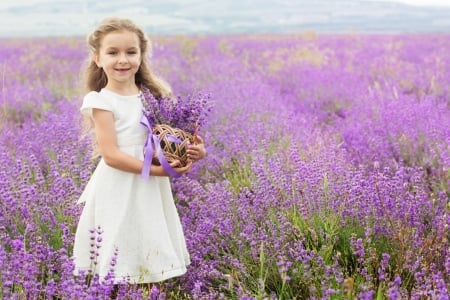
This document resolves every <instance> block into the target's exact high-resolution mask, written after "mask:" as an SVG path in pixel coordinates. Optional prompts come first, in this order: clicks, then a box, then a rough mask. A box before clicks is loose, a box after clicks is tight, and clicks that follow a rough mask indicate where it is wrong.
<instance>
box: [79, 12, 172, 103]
mask: <svg viewBox="0 0 450 300" xmlns="http://www.w3.org/2000/svg"><path fill="white" fill-rule="evenodd" d="M117 31H129V32H133V33H135V34H136V35H137V37H138V39H139V47H140V50H141V64H140V67H139V69H138V71H137V73H136V75H135V82H136V85H137V86H138V87H141V86H145V87H147V88H148V89H149V90H150V92H151V93H152V94H153V95H154V96H155V97H157V98H159V97H163V96H169V95H171V93H172V92H171V89H170V86H169V85H168V84H167V82H165V81H164V80H162V79H161V78H159V77H158V76H156V75H155V74H153V73H152V71H151V68H150V62H149V57H150V54H151V42H150V40H149V39H148V38H147V36H146V34H145V33H144V31H143V30H142V29H141V28H140V27H139V26H137V25H136V24H135V23H134V22H133V21H131V20H129V19H123V18H117V17H110V18H106V19H104V20H103V21H102V22H101V23H100V25H99V26H98V27H97V29H96V30H95V31H94V32H92V33H91V34H90V35H88V38H87V43H88V45H89V48H90V51H91V57H90V58H89V61H88V66H87V68H86V74H85V82H86V89H87V91H97V92H99V91H100V90H101V89H102V88H104V87H105V86H106V84H107V83H108V79H107V77H106V74H105V72H104V70H103V68H99V67H98V66H97V64H96V63H95V61H94V56H95V55H98V54H99V51H100V47H101V43H102V41H103V38H104V37H105V36H106V35H107V34H108V33H111V32H117Z"/></svg>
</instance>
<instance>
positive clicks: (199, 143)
mask: <svg viewBox="0 0 450 300" xmlns="http://www.w3.org/2000/svg"><path fill="white" fill-rule="evenodd" d="M205 156H206V149H205V145H204V144H203V139H202V138H201V137H200V136H199V135H197V136H196V144H194V145H189V147H188V150H187V157H188V161H192V162H196V161H198V160H200V159H202V158H204V157H205Z"/></svg>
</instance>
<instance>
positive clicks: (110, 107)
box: [73, 18, 205, 283]
mask: <svg viewBox="0 0 450 300" xmlns="http://www.w3.org/2000/svg"><path fill="white" fill-rule="evenodd" d="M88 43H89V46H90V49H91V56H90V58H89V65H88V68H87V73H86V75H87V80H86V81H87V82H86V83H87V87H88V89H89V92H88V93H87V94H86V96H85V97H84V99H83V104H82V106H81V109H80V110H81V112H82V113H83V115H84V116H86V117H87V118H89V119H90V120H91V123H92V124H93V129H94V132H95V142H96V145H97V147H98V150H99V152H100V155H101V159H100V161H99V163H98V165H97V168H96V169H95V171H94V173H93V174H92V177H91V178H90V180H89V182H88V183H87V185H86V187H85V190H84V191H83V193H82V195H81V197H80V199H79V203H84V208H83V212H82V214H81V217H80V220H79V224H78V228H77V231H76V236H75V245H74V252H73V254H74V260H75V266H76V270H75V274H80V273H85V274H98V275H99V276H100V279H101V280H102V279H104V278H105V277H106V276H107V275H108V272H110V270H111V269H113V270H114V273H113V274H112V276H113V280H114V282H115V283H117V282H122V281H127V282H130V283H149V282H159V281H162V280H165V279H167V278H170V277H174V276H179V275H182V274H184V273H185V272H186V267H187V266H188V265H189V263H190V258H189V254H188V252H187V249H186V243H185V239H184V235H183V231H182V227H181V223H180V219H179V216H178V212H177V210H176V207H175V204H174V200H173V197H172V191H171V187H170V181H169V178H168V174H167V173H166V171H165V170H164V169H163V168H162V167H161V166H156V165H152V166H151V168H150V175H151V176H150V178H149V179H143V178H141V176H140V174H141V172H142V166H143V146H144V143H145V141H146V137H147V134H148V133H147V131H146V128H145V127H144V126H142V125H141V124H140V119H141V117H142V103H141V97H140V94H141V87H144V86H145V87H147V88H148V89H149V90H150V91H151V93H152V94H153V95H154V96H155V97H162V96H167V95H170V93H171V91H170V89H169V88H168V86H167V84H165V83H163V82H162V81H161V80H160V79H158V78H157V77H156V76H154V75H153V74H152V72H151V70H150V68H149V64H148V62H147V60H146V55H147V49H148V46H149V45H148V43H149V42H148V40H147V38H146V36H145V34H144V32H143V31H142V30H141V29H140V28H139V27H137V26H136V25H135V24H134V23H133V22H132V21H130V20H127V19H119V18H108V19H106V20H104V21H103V22H102V23H101V24H100V26H99V27H98V28H97V29H96V30H95V31H94V32H93V33H92V34H91V35H90V36H89V37H88ZM188 155H189V157H190V160H191V163H192V162H195V161H197V160H198V159H201V158H203V157H204V156H205V148H204V146H203V143H202V141H200V144H198V145H192V147H191V148H190V149H189V150H188ZM191 163H189V164H188V165H187V166H185V167H178V164H179V162H178V161H175V162H172V163H171V166H172V168H174V170H176V172H177V173H179V174H185V173H187V172H188V171H189V170H190V168H191ZM112 267H113V268H112ZM108 276H111V274H109V275H108Z"/></svg>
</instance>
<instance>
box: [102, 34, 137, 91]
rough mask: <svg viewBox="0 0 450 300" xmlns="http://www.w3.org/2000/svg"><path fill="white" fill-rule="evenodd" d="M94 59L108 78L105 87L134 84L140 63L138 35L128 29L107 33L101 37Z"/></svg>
mask: <svg viewBox="0 0 450 300" xmlns="http://www.w3.org/2000/svg"><path fill="white" fill-rule="evenodd" d="M94 60H95V63H96V64H97V66H98V67H100V68H103V71H104V72H105V74H106V77H107V78H108V84H107V87H108V86H109V87H111V86H117V85H124V84H125V85H127V84H134V83H135V81H134V77H135V74H136V72H137V71H138V69H139V66H140V64H141V51H140V47H139V38H138V36H137V35H136V34H135V33H134V32H130V31H117V32H110V33H108V34H107V35H105V36H104V37H103V39H102V41H101V46H100V49H99V52H98V54H97V55H95V56H94Z"/></svg>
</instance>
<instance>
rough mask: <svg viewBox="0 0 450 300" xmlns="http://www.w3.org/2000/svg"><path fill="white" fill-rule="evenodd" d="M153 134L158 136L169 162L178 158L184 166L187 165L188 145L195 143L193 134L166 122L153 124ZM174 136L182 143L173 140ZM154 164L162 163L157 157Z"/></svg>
mask: <svg viewBox="0 0 450 300" xmlns="http://www.w3.org/2000/svg"><path fill="white" fill-rule="evenodd" d="M153 134H155V135H156V136H157V137H158V139H159V144H160V146H161V150H162V152H163V153H164V156H165V157H166V159H167V161H168V162H169V163H170V162H172V161H174V160H177V159H178V160H179V161H180V163H181V166H182V167H184V166H186V164H187V147H188V145H189V144H193V143H194V136H193V135H192V134H190V133H189V132H186V131H183V130H181V129H178V128H173V127H171V126H169V125H165V124H158V125H155V126H153ZM173 138H176V139H178V140H179V141H181V143H178V142H174V141H171V140H173ZM153 164H156V165H160V163H159V160H158V158H157V157H154V158H153Z"/></svg>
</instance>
